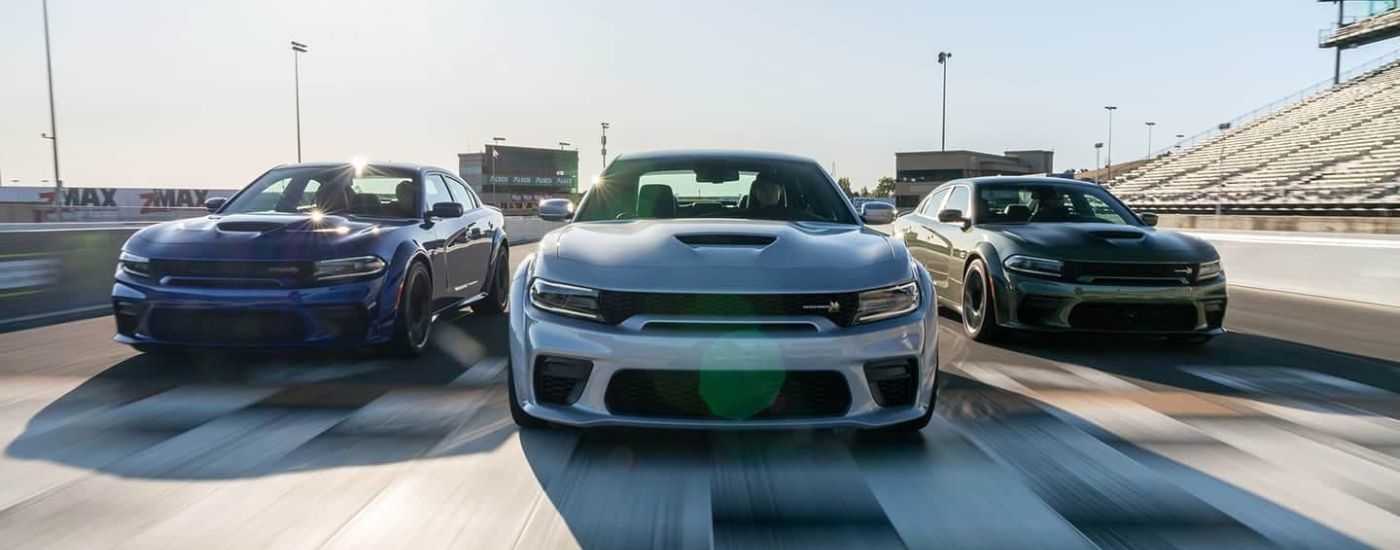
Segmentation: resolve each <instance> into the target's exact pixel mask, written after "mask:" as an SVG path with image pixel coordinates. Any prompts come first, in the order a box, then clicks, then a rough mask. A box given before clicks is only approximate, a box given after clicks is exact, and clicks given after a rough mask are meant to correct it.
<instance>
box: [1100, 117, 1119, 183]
mask: <svg viewBox="0 0 1400 550" xmlns="http://www.w3.org/2000/svg"><path fill="white" fill-rule="evenodd" d="M1103 109H1104V110H1105V111H1108V153H1107V156H1108V159H1107V163H1108V164H1107V165H1106V166H1105V167H1104V168H1107V169H1108V177H1107V178H1106V179H1109V180H1112V179H1113V112H1114V111H1117V110H1118V107H1115V106H1113V105H1107V106H1105V107H1104V108H1103Z"/></svg>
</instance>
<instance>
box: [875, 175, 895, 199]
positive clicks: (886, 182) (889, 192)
mask: <svg viewBox="0 0 1400 550" xmlns="http://www.w3.org/2000/svg"><path fill="white" fill-rule="evenodd" d="M875 196H877V197H893V196H894V178H891V177H889V176H885V177H883V178H880V183H879V184H878V185H876V186H875Z"/></svg>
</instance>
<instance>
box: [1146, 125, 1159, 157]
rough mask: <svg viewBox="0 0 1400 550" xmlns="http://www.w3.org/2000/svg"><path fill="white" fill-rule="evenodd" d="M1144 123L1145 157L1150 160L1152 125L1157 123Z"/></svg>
mask: <svg viewBox="0 0 1400 550" xmlns="http://www.w3.org/2000/svg"><path fill="white" fill-rule="evenodd" d="M1144 124H1146V125H1147V158H1148V159H1149V160H1150V159H1151V158H1152V127H1153V126H1156V125H1157V123H1156V122H1146V123H1144Z"/></svg>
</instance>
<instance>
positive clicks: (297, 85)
mask: <svg viewBox="0 0 1400 550" xmlns="http://www.w3.org/2000/svg"><path fill="white" fill-rule="evenodd" d="M291 42H292V88H293V90H294V92H293V93H294V94H295V100H296V108H297V110H296V117H297V162H301V59H300V56H298V55H297V54H302V53H306V50H307V46H306V44H302V43H301V42H297V41H296V40H293V41H291Z"/></svg>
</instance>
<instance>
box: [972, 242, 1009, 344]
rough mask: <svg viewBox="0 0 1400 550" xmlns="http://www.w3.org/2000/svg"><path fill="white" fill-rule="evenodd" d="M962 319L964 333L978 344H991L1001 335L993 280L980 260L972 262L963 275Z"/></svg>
mask: <svg viewBox="0 0 1400 550" xmlns="http://www.w3.org/2000/svg"><path fill="white" fill-rule="evenodd" d="M962 319H963V331H964V332H966V333H967V336H968V337H969V338H972V339H973V340H976V341H978V342H991V341H993V340H995V339H996V338H997V336H999V335H1000V333H1001V330H1000V329H1001V327H999V326H997V308H996V296H995V295H994V293H993V292H992V280H991V277H989V276H988V275H987V265H986V264H984V263H982V260H981V259H980V258H979V259H975V260H972V263H971V264H968V266H967V271H966V272H965V273H964V274H963V292H962Z"/></svg>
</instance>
